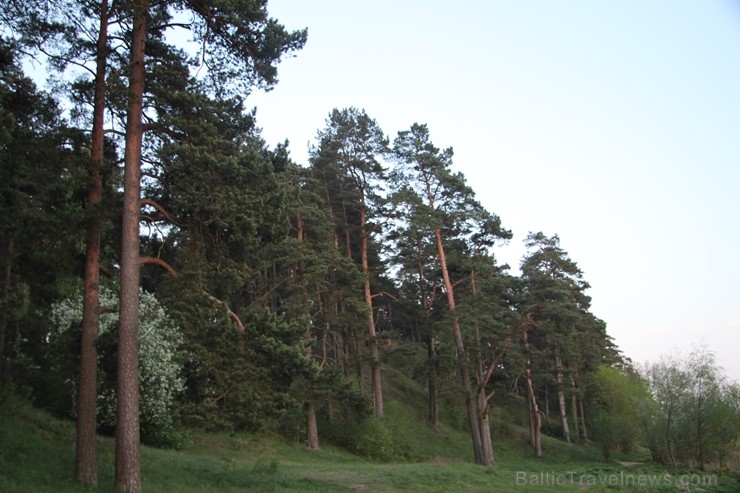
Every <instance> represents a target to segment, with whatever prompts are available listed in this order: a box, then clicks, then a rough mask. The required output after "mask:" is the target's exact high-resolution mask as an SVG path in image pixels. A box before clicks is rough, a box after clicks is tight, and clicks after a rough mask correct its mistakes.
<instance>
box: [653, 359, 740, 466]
mask: <svg viewBox="0 0 740 493" xmlns="http://www.w3.org/2000/svg"><path fill="white" fill-rule="evenodd" d="M645 377H646V379H647V380H648V381H649V383H650V389H651V391H652V392H653V395H654V397H655V400H656V401H657V404H658V405H657V407H656V408H652V409H650V411H651V412H650V413H645V414H644V415H643V423H644V427H645V430H646V435H647V436H648V446H649V447H650V452H651V454H652V456H653V458H654V459H655V460H657V461H659V462H662V463H666V464H671V465H674V466H676V465H682V466H684V467H699V468H700V469H702V470H704V469H705V468H706V467H707V465H708V464H710V463H712V462H715V461H716V462H717V463H718V465H719V467H720V468H722V467H724V466H725V465H726V461H727V458H728V456H729V454H730V452H731V451H732V450H734V449H735V447H736V446H737V440H738V437H739V436H740V428H739V426H740V404H739V401H738V385H737V384H736V383H734V382H732V383H731V382H728V381H727V379H726V377H725V375H724V373H723V372H722V370H721V369H720V368H719V367H718V366H717V363H716V359H715V356H714V354H713V353H712V352H710V351H709V350H707V349H706V348H705V347H697V348H694V349H693V350H692V352H691V353H690V354H689V355H688V356H685V357H683V358H680V357H677V356H675V355H674V356H672V357H667V356H664V357H663V358H662V359H661V360H660V361H658V362H657V363H653V364H651V365H648V366H647V368H646V369H645Z"/></svg>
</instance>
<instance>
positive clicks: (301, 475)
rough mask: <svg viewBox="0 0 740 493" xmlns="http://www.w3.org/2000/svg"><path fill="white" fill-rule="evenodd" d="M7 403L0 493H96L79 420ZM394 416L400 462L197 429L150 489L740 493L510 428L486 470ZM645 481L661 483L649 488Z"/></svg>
mask: <svg viewBox="0 0 740 493" xmlns="http://www.w3.org/2000/svg"><path fill="white" fill-rule="evenodd" d="M3 397H4V399H3V401H2V403H0V491H2V492H7V493H39V492H54V493H57V492H61V493H64V492H83V491H90V490H87V489H85V488H82V487H80V486H78V485H77V484H76V483H75V482H74V480H73V479H72V471H73V462H74V443H73V442H74V427H73V424H72V423H69V422H66V421H60V420H57V419H54V418H52V417H51V416H49V415H48V414H46V413H44V412H41V411H39V410H36V409H34V408H32V407H31V406H30V405H29V404H27V403H25V402H24V401H21V400H19V399H17V398H14V397H8V396H7V395H6V396H3ZM387 413H388V416H387V418H386V419H385V421H384V423H385V424H386V426H388V427H389V428H390V430H391V434H392V435H393V436H394V437H396V438H398V437H400V439H401V440H403V441H405V443H407V446H408V449H409V450H408V454H407V455H408V457H409V458H408V459H406V460H404V461H401V462H379V461H372V460H368V459H365V458H361V457H358V456H356V455H353V454H351V453H349V452H347V451H345V450H343V449H340V448H336V447H332V446H330V445H323V446H322V449H321V450H320V451H309V450H307V449H305V447H303V446H301V445H299V444H296V443H290V442H287V441H285V440H284V439H281V438H275V437H257V436H251V435H246V434H228V433H218V434H215V433H211V434H207V433H201V432H192V434H191V435H190V438H189V440H188V441H187V443H186V444H185V445H184V447H183V448H182V449H181V450H162V449H153V448H148V447H142V484H143V488H144V491H148V492H173V493H175V492H177V493H189V492H199V493H202V492H214V493H215V492H218V493H229V492H338V491H345V492H346V491H367V492H381V493H383V492H416V491H418V492H429V493H435V492H456V491H461V492H491V491H497V492H521V493H533V492H551V491H552V492H559V491H563V492H575V491H591V492H595V493H599V492H609V493H613V492H620V491H621V492H628V491H630V492H631V491H645V492H668V491H671V492H678V491H712V492H727V493H729V492H737V491H740V482H739V481H738V479H737V477H736V476H729V475H728V476H721V477H718V478H717V477H715V478H716V480H717V484H716V485H714V484H710V485H709V487H704V488H699V487H698V479H697V480H694V479H692V478H693V477H689V476H686V477H685V478H684V482H685V483H689V486H690V487H689V488H681V487H679V486H681V485H680V481H681V477H682V475H687V474H691V473H690V472H689V471H683V472H678V473H677V472H676V471H672V470H668V469H665V468H661V467H657V466H654V465H649V464H647V465H636V466H633V467H629V468H628V467H625V466H622V465H620V464H619V463H617V462H610V463H604V462H603V461H602V460H600V455H599V450H598V448H597V447H596V446H595V445H586V446H575V445H569V444H566V443H563V442H562V441H559V440H555V439H552V438H549V437H545V443H544V449H545V451H546V452H545V453H546V457H543V458H539V459H538V458H534V457H532V455H531V450H530V448H529V447H528V446H527V444H526V431H525V430H522V429H520V428H517V427H513V426H503V425H499V426H496V427H495V428H494V434H495V435H497V438H496V442H495V445H494V446H495V449H496V454H497V465H496V467H495V468H493V469H486V468H482V467H479V466H476V465H474V464H472V463H471V460H470V456H471V455H472V454H471V452H470V444H469V437H468V435H467V434H466V433H462V432H460V431H456V430H453V429H449V428H445V427H442V429H441V430H439V431H436V432H435V431H434V430H432V429H431V428H430V427H428V426H427V425H426V424H424V421H423V419H421V420H420V419H419V416H418V415H417V411H416V410H415V409H414V408H412V407H408V406H404V405H402V404H400V403H399V402H398V401H389V403H388V406H387ZM113 445H114V444H113V440H112V439H110V438H102V437H101V438H100V439H99V443H98V446H99V447H98V448H99V459H98V464H99V483H100V487H99V488H98V490H97V491H101V492H108V491H114V489H113ZM620 459H621V460H631V461H635V462H646V459H647V456H646V455H645V453H644V452H642V453H638V454H636V455H632V456H628V457H621V458H620ZM630 478H632V479H630ZM639 478H644V479H645V481H653V482H654V483H655V481H657V480H658V479H660V480H661V483H660V484H648V485H646V486H645V487H641V486H640V484H639V481H640V479H639ZM661 478H662V479H661ZM668 478H670V480H668ZM699 479H700V478H699ZM630 481H631V482H630ZM692 481H693V483H695V484H691V482H692ZM610 482H615V484H613V485H610V484H609V483H610ZM669 483H670V484H669Z"/></svg>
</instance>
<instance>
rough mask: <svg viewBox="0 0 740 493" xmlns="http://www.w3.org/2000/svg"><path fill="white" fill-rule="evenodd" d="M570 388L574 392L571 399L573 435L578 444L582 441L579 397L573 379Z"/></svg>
mask: <svg viewBox="0 0 740 493" xmlns="http://www.w3.org/2000/svg"><path fill="white" fill-rule="evenodd" d="M570 386H571V389H572V390H573V394H572V395H571V398H570V401H571V402H570V404H571V406H570V407H571V410H572V411H573V434H574V435H575V436H574V438H573V440H574V441H575V442H576V443H578V442H579V441H580V436H579V433H580V432H579V429H578V397H577V396H576V381H575V380H574V379H573V378H571V379H570Z"/></svg>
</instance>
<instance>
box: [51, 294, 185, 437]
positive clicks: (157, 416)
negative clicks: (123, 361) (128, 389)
mask: <svg viewBox="0 0 740 493" xmlns="http://www.w3.org/2000/svg"><path fill="white" fill-rule="evenodd" d="M100 305H101V306H103V307H105V308H107V309H110V310H104V311H105V313H102V314H101V317H100V329H99V332H98V425H99V429H100V430H101V431H103V432H112V431H113V430H114V429H115V425H116V351H117V346H118V314H117V312H116V310H115V309H114V308H115V307H117V306H118V294H117V293H115V292H114V291H112V290H110V289H107V288H103V289H101V291H100ZM52 321H53V330H52V332H51V334H50V335H49V345H50V352H51V354H52V355H54V358H55V359H56V360H57V363H58V364H57V367H58V369H60V371H62V372H64V373H65V379H66V380H67V382H68V383H69V384H70V385H71V387H72V388H74V389H76V388H77V385H76V382H77V379H78V374H77V373H76V372H77V371H78V365H76V364H70V360H71V359H74V360H75V361H76V360H77V358H78V355H77V354H76V352H75V351H72V354H70V351H69V349H70V347H74V345H73V344H70V342H71V341H75V342H76V343H77V344H76V347H77V348H79V338H80V332H81V326H82V295H81V294H79V293H78V294H75V295H73V296H71V297H69V298H66V299H64V300H62V301H61V302H59V303H56V304H54V305H53V306H52ZM180 344H181V336H180V331H179V329H178V328H177V326H175V324H174V323H173V322H172V321H171V320H170V318H169V317H168V316H167V313H166V312H165V310H164V308H163V307H162V305H161V304H160V303H159V301H158V300H157V299H156V298H155V297H154V295H153V294H151V293H147V292H145V291H143V290H142V291H141V292H140V294H139V345H140V355H139V361H140V362H139V392H140V404H139V413H140V415H139V418H140V426H141V439H142V441H143V442H145V443H148V444H151V445H159V446H172V445H175V444H176V443H177V441H178V435H177V432H176V430H175V423H174V419H173V411H174V404H175V399H176V398H177V396H178V395H179V394H180V393H181V392H182V391H183V389H184V380H183V378H182V376H181V369H182V364H181V362H182V354H181V350H180ZM74 412H75V407H74V405H73V408H72V409H71V410H70V414H71V415H74Z"/></svg>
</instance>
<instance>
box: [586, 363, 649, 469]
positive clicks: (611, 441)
mask: <svg viewBox="0 0 740 493" xmlns="http://www.w3.org/2000/svg"><path fill="white" fill-rule="evenodd" d="M592 378H593V380H592V382H593V385H594V387H595V389H594V390H593V392H594V394H595V395H596V400H597V407H596V409H595V410H594V417H593V423H592V431H593V434H594V438H595V440H596V441H598V442H599V443H600V444H601V447H602V452H603V454H604V460H608V459H609V458H610V456H611V454H612V453H613V452H618V453H630V452H632V451H633V450H634V448H635V447H636V446H637V444H638V443H640V442H641V438H642V437H641V435H642V433H641V432H642V428H641V426H640V416H639V410H640V409H641V408H642V407H644V406H646V405H649V403H650V401H651V400H652V396H651V395H650V393H649V390H648V387H647V383H646V382H645V381H644V380H643V379H642V378H641V377H640V376H639V375H638V374H637V373H634V372H624V371H623V370H621V369H619V368H616V367H613V366H606V365H601V366H599V367H598V369H597V370H596V373H595V374H594V375H593V377H592Z"/></svg>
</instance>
